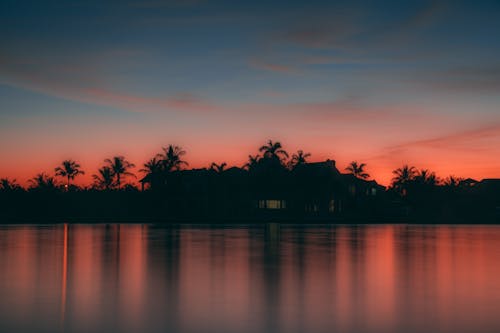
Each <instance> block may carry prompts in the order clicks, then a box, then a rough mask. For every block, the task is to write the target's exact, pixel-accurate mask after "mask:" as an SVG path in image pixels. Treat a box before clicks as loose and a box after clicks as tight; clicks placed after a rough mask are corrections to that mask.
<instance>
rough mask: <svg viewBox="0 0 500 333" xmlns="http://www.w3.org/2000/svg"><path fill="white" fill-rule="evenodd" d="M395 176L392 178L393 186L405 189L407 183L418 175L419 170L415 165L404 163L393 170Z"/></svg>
mask: <svg viewBox="0 0 500 333" xmlns="http://www.w3.org/2000/svg"><path fill="white" fill-rule="evenodd" d="M392 173H393V174H394V178H392V186H393V187H394V188H395V189H397V190H401V191H403V190H405V187H406V185H407V184H408V183H409V182H410V181H412V180H413V179H414V178H415V176H416V175H417V170H416V169H415V167H413V166H408V165H404V166H403V167H402V168H398V169H396V170H394V171H392Z"/></svg>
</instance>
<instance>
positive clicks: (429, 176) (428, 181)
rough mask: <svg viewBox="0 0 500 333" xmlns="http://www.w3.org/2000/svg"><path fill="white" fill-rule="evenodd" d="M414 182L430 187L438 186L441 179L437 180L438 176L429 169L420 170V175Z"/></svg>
mask: <svg viewBox="0 0 500 333" xmlns="http://www.w3.org/2000/svg"><path fill="white" fill-rule="evenodd" d="M414 180H415V181H416V182H417V183H418V184H420V185H429V186H434V185H437V184H438V182H439V179H438V178H437V176H436V174H435V173H434V172H431V171H429V170H427V169H422V170H420V171H419V172H418V174H417V175H416V176H415V177H414Z"/></svg>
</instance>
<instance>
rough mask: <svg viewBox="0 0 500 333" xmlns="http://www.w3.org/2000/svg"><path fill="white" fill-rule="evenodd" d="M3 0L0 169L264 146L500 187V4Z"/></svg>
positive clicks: (199, 158) (204, 154) (383, 177)
mask: <svg viewBox="0 0 500 333" xmlns="http://www.w3.org/2000/svg"><path fill="white" fill-rule="evenodd" d="M62 3H63V1H40V0H36V1H20V0H2V2H1V3H0V41H1V42H0V177H10V178H16V179H17V180H18V182H20V183H22V184H25V183H26V180H27V179H29V178H31V177H32V176H34V175H35V174H36V173H38V172H42V171H45V172H47V173H51V174H53V170H54V167H55V166H57V165H58V163H59V162H60V161H62V160H63V159H68V158H71V159H75V160H77V161H78V162H80V164H81V165H82V167H83V169H84V170H85V171H86V172H87V174H86V175H85V176H84V177H81V179H80V180H79V181H77V183H88V182H90V177H91V175H92V173H94V172H95V171H96V169H97V168H98V167H99V166H100V165H101V164H102V161H103V160H104V159H105V158H108V157H111V156H113V155H125V156H126V157H127V158H128V159H129V160H130V161H131V162H134V163H135V164H136V165H137V166H138V167H137V168H136V171H137V169H140V167H141V166H142V164H143V163H144V162H145V161H146V160H147V159H149V158H150V157H152V156H153V155H154V154H156V153H157V152H160V150H161V147H162V146H166V145H168V144H169V143H173V144H177V145H180V146H182V147H183V148H184V149H185V150H186V151H187V152H188V154H187V155H186V159H187V161H188V162H189V163H190V167H203V166H208V165H209V164H210V163H211V162H214V161H215V162H227V163H228V164H229V165H238V166H241V165H242V164H244V163H245V161H246V158H247V155H248V154H250V153H251V154H255V153H256V152H257V148H258V147H259V146H260V145H262V144H263V143H265V141H266V140H267V139H273V140H279V141H281V142H282V144H283V146H284V148H285V149H286V150H288V151H289V152H294V151H296V150H297V149H303V150H305V151H307V152H310V153H312V157H311V160H312V161H320V160H325V159H327V158H330V159H335V160H336V161H337V165H338V167H339V169H341V170H342V169H344V168H345V167H346V165H347V164H348V163H349V162H350V161H352V160H358V161H360V162H365V163H367V165H368V169H367V171H368V172H369V173H370V174H371V175H372V176H373V178H375V179H377V180H378V181H379V182H381V183H382V184H388V183H389V181H390V179H391V177H392V176H391V171H392V170H393V169H395V168H397V167H400V166H401V165H402V164H404V163H408V164H412V165H415V166H416V167H418V168H429V169H432V170H434V171H436V172H437V174H438V175H439V176H442V177H446V176H448V175H455V176H461V177H473V178H478V179H481V178H493V177H500V3H499V2H498V0H497V1H451V0H450V1H392V2H391V1H337V2H335V3H334V1H324V2H323V1H276V2H274V1H262V2H261V1H234V0H233V1H203V0H185V1H181V0H174V1H158V0H145V1H139V0H130V1H127V0H121V1H118V0H117V1H102V0H85V1H83V0H82V1H71V2H70V1H67V2H66V4H62Z"/></svg>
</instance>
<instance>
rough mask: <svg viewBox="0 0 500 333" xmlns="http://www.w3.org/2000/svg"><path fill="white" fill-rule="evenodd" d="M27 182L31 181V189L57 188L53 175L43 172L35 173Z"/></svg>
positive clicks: (45, 189)
mask: <svg viewBox="0 0 500 333" xmlns="http://www.w3.org/2000/svg"><path fill="white" fill-rule="evenodd" d="M28 182H30V183H31V189H33V190H44V191H47V190H55V189H57V186H58V185H57V182H56V180H55V179H54V177H50V176H48V175H46V174H45V173H44V172H42V173H39V174H37V175H36V176H35V177H33V178H31V179H30V180H29V181H28Z"/></svg>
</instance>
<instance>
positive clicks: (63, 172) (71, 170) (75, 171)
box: [54, 160, 85, 189]
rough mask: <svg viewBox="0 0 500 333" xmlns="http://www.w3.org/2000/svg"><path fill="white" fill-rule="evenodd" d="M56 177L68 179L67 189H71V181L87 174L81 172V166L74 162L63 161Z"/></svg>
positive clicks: (56, 169) (57, 168) (57, 169)
mask: <svg viewBox="0 0 500 333" xmlns="http://www.w3.org/2000/svg"><path fill="white" fill-rule="evenodd" d="M54 170H55V172H56V176H59V177H65V178H66V179H67V183H66V185H67V188H68V189H69V185H70V180H73V179H75V177H76V176H78V175H83V174H85V172H83V171H82V170H80V164H78V163H76V162H75V161H73V160H65V161H62V163H61V165H60V166H58V167H56V168H55V169H54Z"/></svg>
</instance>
